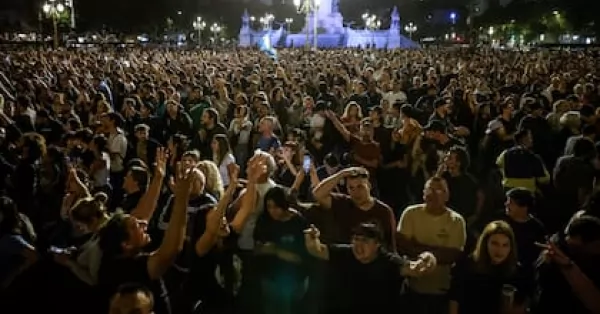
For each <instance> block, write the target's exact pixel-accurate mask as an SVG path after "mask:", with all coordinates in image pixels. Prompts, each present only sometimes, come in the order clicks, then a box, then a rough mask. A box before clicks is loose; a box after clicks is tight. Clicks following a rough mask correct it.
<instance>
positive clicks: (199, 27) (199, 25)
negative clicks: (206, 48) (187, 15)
mask: <svg viewBox="0 0 600 314" xmlns="http://www.w3.org/2000/svg"><path fill="white" fill-rule="evenodd" d="M192 26H193V27H194V29H195V30H196V31H197V32H198V46H200V45H201V44H202V31H203V30H204V29H205V28H206V22H204V20H203V19H202V17H201V16H198V17H196V20H195V21H194V22H193V23H192Z"/></svg>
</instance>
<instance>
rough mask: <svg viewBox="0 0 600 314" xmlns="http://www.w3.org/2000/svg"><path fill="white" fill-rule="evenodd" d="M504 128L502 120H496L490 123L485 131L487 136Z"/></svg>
mask: <svg viewBox="0 0 600 314" xmlns="http://www.w3.org/2000/svg"><path fill="white" fill-rule="evenodd" d="M502 127H503V125H502V122H501V121H500V120H496V119H494V120H492V121H490V122H489V123H488V125H487V129H486V130H485V134H488V135H489V134H492V133H494V132H496V131H497V130H500V129H501V128H502Z"/></svg>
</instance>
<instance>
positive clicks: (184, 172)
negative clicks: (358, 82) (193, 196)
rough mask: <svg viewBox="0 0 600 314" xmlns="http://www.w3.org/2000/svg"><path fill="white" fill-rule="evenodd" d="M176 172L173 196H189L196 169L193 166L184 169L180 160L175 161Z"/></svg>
mask: <svg viewBox="0 0 600 314" xmlns="http://www.w3.org/2000/svg"><path fill="white" fill-rule="evenodd" d="M175 168H176V170H175V171H176V173H177V179H176V180H175V197H186V198H187V197H189V195H190V192H191V190H192V183H193V182H194V180H195V179H196V174H195V173H194V171H197V170H196V169H195V168H192V169H185V168H184V167H183V164H182V163H181V162H178V163H177V166H176V167H175Z"/></svg>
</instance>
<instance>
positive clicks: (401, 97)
mask: <svg viewBox="0 0 600 314" xmlns="http://www.w3.org/2000/svg"><path fill="white" fill-rule="evenodd" d="M383 99H385V100H386V101H387V102H388V104H390V106H391V105H393V104H395V103H396V102H397V101H399V102H401V103H406V102H407V101H408V97H406V93H404V92H403V91H397V92H394V91H390V92H387V93H385V95H383Z"/></svg>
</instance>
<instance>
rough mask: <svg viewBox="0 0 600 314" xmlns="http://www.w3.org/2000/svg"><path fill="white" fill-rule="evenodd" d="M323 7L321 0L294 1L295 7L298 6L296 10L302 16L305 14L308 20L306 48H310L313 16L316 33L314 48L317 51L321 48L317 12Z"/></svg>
mask: <svg viewBox="0 0 600 314" xmlns="http://www.w3.org/2000/svg"><path fill="white" fill-rule="evenodd" d="M320 5H321V0H294V6H296V10H297V11H298V13H300V14H304V15H305V18H306V43H305V44H306V48H308V47H309V41H310V40H309V39H310V29H309V28H310V27H309V26H310V18H311V16H312V18H313V21H312V26H313V32H314V38H313V46H314V49H315V50H316V49H317V48H318V47H319V36H318V33H319V25H318V17H317V11H318V10H319V6H320Z"/></svg>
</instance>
